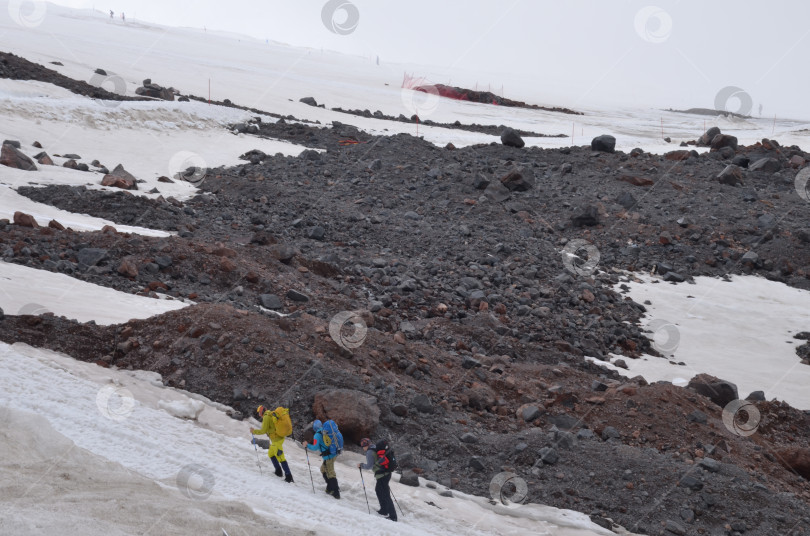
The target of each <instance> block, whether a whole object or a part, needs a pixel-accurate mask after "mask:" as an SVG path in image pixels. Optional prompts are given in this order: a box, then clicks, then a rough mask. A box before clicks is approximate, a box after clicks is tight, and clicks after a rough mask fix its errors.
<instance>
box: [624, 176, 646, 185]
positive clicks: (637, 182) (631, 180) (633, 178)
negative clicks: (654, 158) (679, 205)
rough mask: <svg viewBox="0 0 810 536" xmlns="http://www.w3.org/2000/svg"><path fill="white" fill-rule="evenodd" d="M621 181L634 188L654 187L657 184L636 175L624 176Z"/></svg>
mask: <svg viewBox="0 0 810 536" xmlns="http://www.w3.org/2000/svg"><path fill="white" fill-rule="evenodd" d="M619 180H620V181H624V182H628V183H630V184H632V185H633V186H652V185H653V184H655V182H653V180H652V179H647V178H644V177H636V176H635V175H622V176H621V177H619Z"/></svg>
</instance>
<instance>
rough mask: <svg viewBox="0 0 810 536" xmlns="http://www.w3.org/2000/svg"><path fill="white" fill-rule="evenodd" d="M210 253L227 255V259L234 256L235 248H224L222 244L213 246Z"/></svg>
mask: <svg viewBox="0 0 810 536" xmlns="http://www.w3.org/2000/svg"><path fill="white" fill-rule="evenodd" d="M212 253H213V254H214V255H219V256H220V257H228V258H229V259H233V258H235V257H236V250H233V249H231V248H226V247H223V246H220V247H217V248H214V251H213V252H212Z"/></svg>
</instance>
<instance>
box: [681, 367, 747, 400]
mask: <svg viewBox="0 0 810 536" xmlns="http://www.w3.org/2000/svg"><path fill="white" fill-rule="evenodd" d="M688 387H689V388H690V389H692V390H694V391H695V392H697V393H700V394H701V395H703V396H705V397H707V398H709V399H710V400H711V401H712V402H714V403H715V404H717V405H718V406H720V407H721V408H724V407H726V405H727V404H728V403H729V402H732V401H734V400H737V398H739V395H738V394H737V386H736V385H734V384H733V383H731V382H729V381H726V380H720V379H718V378H715V377H714V376H709V375H708V374H698V375H697V376H695V377H694V378H692V379H691V380H690V381H689V385H688Z"/></svg>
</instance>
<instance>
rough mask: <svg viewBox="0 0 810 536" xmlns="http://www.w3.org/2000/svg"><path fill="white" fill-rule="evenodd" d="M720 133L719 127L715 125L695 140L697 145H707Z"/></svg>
mask: <svg viewBox="0 0 810 536" xmlns="http://www.w3.org/2000/svg"><path fill="white" fill-rule="evenodd" d="M720 133H721V132H720V129H719V128H717V127H712V128H710V129H709V130H707V131H706V132H704V133H703V135H702V136H701V137H700V138H699V139H698V141H697V145H698V147H708V146H709V145H710V144H711V143H712V140H713V139H714V137H715V136H717V135H718V134H720Z"/></svg>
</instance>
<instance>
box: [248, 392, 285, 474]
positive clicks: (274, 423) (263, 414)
mask: <svg viewBox="0 0 810 536" xmlns="http://www.w3.org/2000/svg"><path fill="white" fill-rule="evenodd" d="M256 412H257V413H258V414H259V417H260V418H261V419H262V427H261V428H259V429H258V430H254V429H253V428H251V429H250V433H251V434H253V435H262V434H267V437H269V438H270V448H269V449H268V450H267V457H268V458H270V461H271V462H273V467H275V469H276V476H278V477H280V476H281V475H282V472H281V470H282V469H284V475H285V477H284V481H285V482H292V481H293V477H292V473H291V472H290V466H289V465H288V464H287V458H286V457H285V456H284V438H285V437H287V436H288V435H290V434H291V433H292V421H291V420H290V410H289V409H287V408H283V407H281V406H279V407H277V408H276V409H275V410H274V411H270V410H269V409H265V407H264V406H259V408H258V409H257V410H256ZM255 441H256V439H255V438H254V439H253V442H255Z"/></svg>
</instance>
